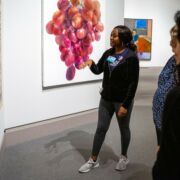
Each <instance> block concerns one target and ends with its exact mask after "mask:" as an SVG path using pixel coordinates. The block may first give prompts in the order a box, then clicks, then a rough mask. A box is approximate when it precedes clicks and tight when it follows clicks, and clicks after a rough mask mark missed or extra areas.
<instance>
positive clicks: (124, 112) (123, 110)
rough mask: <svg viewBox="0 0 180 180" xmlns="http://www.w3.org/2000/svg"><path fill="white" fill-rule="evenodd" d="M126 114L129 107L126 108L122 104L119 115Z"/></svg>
mask: <svg viewBox="0 0 180 180" xmlns="http://www.w3.org/2000/svg"><path fill="white" fill-rule="evenodd" d="M126 114H127V109H126V108H124V107H123V106H121V107H120V108H119V111H118V116H119V117H124V116H126Z"/></svg>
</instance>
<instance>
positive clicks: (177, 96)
mask: <svg viewBox="0 0 180 180" xmlns="http://www.w3.org/2000/svg"><path fill="white" fill-rule="evenodd" d="M162 118H163V119H162V139H161V144H160V150H159V152H158V154H157V160H156V162H155V164H154V167H153V179H154V180H180V86H177V87H175V88H173V89H172V90H171V91H170V92H169V93H168V95H167V98H166V101H165V104H164V111H163V116H162Z"/></svg>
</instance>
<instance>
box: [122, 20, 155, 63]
mask: <svg viewBox="0 0 180 180" xmlns="http://www.w3.org/2000/svg"><path fill="white" fill-rule="evenodd" d="M124 24H125V25H126V26H128V27H129V28H130V29H131V30H132V34H133V42H134V43H135V44H136V46H137V54H138V57H139V59H140V60H148V61H149V60H151V47H152V20H151V19H129V18H125V20H124Z"/></svg>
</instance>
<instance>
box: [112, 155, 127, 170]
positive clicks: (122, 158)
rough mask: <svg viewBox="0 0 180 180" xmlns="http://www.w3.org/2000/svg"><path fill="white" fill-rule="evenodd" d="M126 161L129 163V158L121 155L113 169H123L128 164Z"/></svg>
mask: <svg viewBox="0 0 180 180" xmlns="http://www.w3.org/2000/svg"><path fill="white" fill-rule="evenodd" d="M128 163H129V159H128V158H126V157H125V156H123V155H121V156H120V158H119V162H118V163H117V165H116V168H115V169H116V170H117V171H123V170H125V169H126V166H127V165H128Z"/></svg>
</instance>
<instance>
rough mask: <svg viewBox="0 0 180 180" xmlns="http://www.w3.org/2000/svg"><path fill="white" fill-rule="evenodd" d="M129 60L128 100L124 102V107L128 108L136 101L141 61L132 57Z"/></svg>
mask: <svg viewBox="0 0 180 180" xmlns="http://www.w3.org/2000/svg"><path fill="white" fill-rule="evenodd" d="M127 60H128V76H129V78H128V79H129V86H128V90H127V94H126V98H125V99H124V101H123V104H122V106H123V107H124V108H126V109H127V108H128V107H129V105H130V104H131V102H132V100H133V99H134V96H135V93H136V89H137V85H138V81H139V60H138V58H137V57H130V58H128V59H127Z"/></svg>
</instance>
